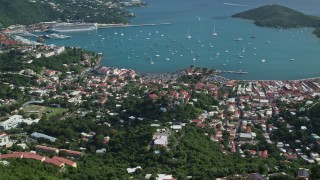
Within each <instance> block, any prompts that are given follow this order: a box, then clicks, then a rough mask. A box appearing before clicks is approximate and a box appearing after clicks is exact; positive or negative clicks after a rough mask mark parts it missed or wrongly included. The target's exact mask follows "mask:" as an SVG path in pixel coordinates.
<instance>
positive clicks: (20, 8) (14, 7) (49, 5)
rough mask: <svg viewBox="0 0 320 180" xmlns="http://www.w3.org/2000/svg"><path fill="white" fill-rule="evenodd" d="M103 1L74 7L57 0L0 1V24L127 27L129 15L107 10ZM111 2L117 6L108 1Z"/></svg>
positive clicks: (116, 9) (122, 11) (114, 9)
mask: <svg viewBox="0 0 320 180" xmlns="http://www.w3.org/2000/svg"><path fill="white" fill-rule="evenodd" d="M102 2H103V3H106V2H107V1H106V0H103V1H101V3H100V4H99V3H97V2H96V1H87V0H79V1H76V2H75V3H70V1H61V0H50V2H49V1H41V0H33V1H28V0H10V1H9V0H0V4H1V6H0V23H1V24H2V26H3V27H7V26H9V25H12V24H24V25H29V24H33V23H38V22H43V21H52V20H58V19H60V20H62V21H68V22H95V23H127V22H128V19H127V17H128V16H129V13H128V12H127V11H125V10H122V9H120V8H108V7H107V6H106V5H104V4H102ZM111 2H117V1H116V0H111Z"/></svg>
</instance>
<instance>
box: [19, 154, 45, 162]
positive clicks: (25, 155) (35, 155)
mask: <svg viewBox="0 0 320 180" xmlns="http://www.w3.org/2000/svg"><path fill="white" fill-rule="evenodd" d="M22 155H23V158H27V159H34V160H38V161H44V160H45V159H46V158H45V157H44V156H40V155H38V154H33V153H28V152H23V153H22Z"/></svg>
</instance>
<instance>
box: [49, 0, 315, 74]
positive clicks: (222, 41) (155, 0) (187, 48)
mask: <svg viewBox="0 0 320 180" xmlns="http://www.w3.org/2000/svg"><path fill="white" fill-rule="evenodd" d="M146 2H147V3H149V5H148V6H147V7H144V8H134V9H130V10H132V11H133V12H134V13H135V14H136V17H135V18H133V19H132V20H131V23H132V24H146V23H155V24H160V23H171V25H159V26H141V27H130V28H113V29H98V30H97V31H89V32H74V33H68V34H67V33H66V34H67V35H71V36H72V38H71V39H66V40H48V41H47V42H46V43H47V44H51V43H52V44H56V45H65V46H74V47H81V48H85V49H88V50H92V51H95V52H101V53H103V54H104V59H103V62H102V64H103V65H106V66H113V67H119V68H131V69H135V70H137V71H139V72H149V73H171V72H175V71H177V70H180V69H182V68H186V67H188V66H190V65H194V66H197V67H207V68H214V69H220V70H235V71H237V70H243V71H246V72H248V74H242V75H239V74H226V76H227V77H229V78H232V79H243V80H286V79H302V78H310V77H318V76H320V71H319V67H320V58H319V57H320V54H319V52H320V43H319V42H320V40H319V39H318V38H317V37H315V36H314V35H313V34H312V31H313V29H311V28H305V27H301V28H296V29H272V28H264V27H258V26H255V25H254V24H253V23H252V22H251V21H247V20H243V19H235V18H231V17H230V16H231V15H232V14H234V13H237V12H242V11H244V10H248V9H252V8H255V7H258V6H261V5H265V4H281V5H285V6H287V7H290V8H293V9H296V10H299V11H301V12H304V13H306V14H312V15H320V14H319V12H318V9H319V7H320V2H318V1H316V0H305V1H301V0H280V1H274V0H270V1H261V0H259V1H254V0H239V1H220V0H188V1H183V0H172V1H169V0H147V1H146ZM214 30H215V32H216V33H217V36H214V35H212V34H213V32H214ZM188 34H189V36H190V37H191V38H187V36H188ZM253 36H254V37H255V38H252V37H253ZM240 39H242V40H240Z"/></svg>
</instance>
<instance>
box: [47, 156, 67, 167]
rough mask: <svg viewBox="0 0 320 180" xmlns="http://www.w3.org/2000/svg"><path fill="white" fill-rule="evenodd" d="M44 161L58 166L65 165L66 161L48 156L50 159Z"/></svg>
mask: <svg viewBox="0 0 320 180" xmlns="http://www.w3.org/2000/svg"><path fill="white" fill-rule="evenodd" d="M44 162H46V163H49V164H53V165H55V166H58V167H62V166H64V163H62V162H61V161H58V160H56V159H51V158H48V159H46V160H44Z"/></svg>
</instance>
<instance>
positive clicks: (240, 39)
mask: <svg viewBox="0 0 320 180" xmlns="http://www.w3.org/2000/svg"><path fill="white" fill-rule="evenodd" d="M233 40H235V41H242V37H238V38H234V39H233Z"/></svg>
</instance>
